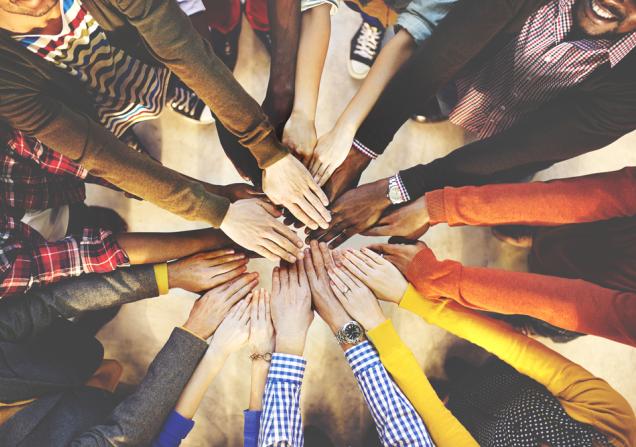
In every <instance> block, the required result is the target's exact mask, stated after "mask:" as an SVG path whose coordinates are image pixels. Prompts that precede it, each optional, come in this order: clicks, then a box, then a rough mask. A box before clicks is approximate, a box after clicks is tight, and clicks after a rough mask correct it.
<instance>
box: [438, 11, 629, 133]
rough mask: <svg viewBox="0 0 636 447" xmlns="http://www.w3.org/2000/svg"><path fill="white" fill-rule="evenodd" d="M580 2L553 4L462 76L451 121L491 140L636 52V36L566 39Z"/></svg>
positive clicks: (457, 83) (532, 16) (457, 82)
mask: <svg viewBox="0 0 636 447" xmlns="http://www.w3.org/2000/svg"><path fill="white" fill-rule="evenodd" d="M575 2H576V0H552V1H550V2H548V3H547V4H546V5H544V6H542V7H541V8H540V9H539V10H537V12H535V13H534V14H533V15H531V16H530V17H529V18H528V19H527V20H526V22H525V24H524V26H523V28H522V30H521V32H520V33H519V34H518V35H517V36H516V37H515V38H513V39H512V40H511V41H510V42H509V43H508V44H507V45H506V46H505V47H504V48H503V49H502V50H501V51H499V53H498V54H497V55H496V56H495V57H494V58H492V59H490V60H489V61H488V63H486V64H485V65H484V66H482V67H480V68H479V69H478V70H476V71H475V72H471V73H468V74H466V75H465V76H462V77H460V78H459V79H458V80H457V81H456V82H455V86H456V88H457V94H458V98H459V100H458V103H457V105H456V106H455V107H454V109H453V111H452V113H451V115H450V120H451V121H452V122H453V123H455V124H457V125H459V126H462V127H464V128H465V129H468V130H470V131H471V132H473V133H475V134H477V136H478V137H479V138H487V137H490V136H492V135H495V134H497V133H499V132H501V131H503V130H505V129H507V128H509V127H511V126H512V125H513V124H514V123H515V122H516V121H517V120H519V119H520V118H521V117H523V115H525V114H526V113H528V112H531V111H532V110H535V109H537V108H538V107H539V106H540V105H541V104H542V103H545V102H547V101H549V100H551V99H552V98H554V97H555V96H556V95H557V94H559V93H560V92H562V91H563V90H566V89H568V88H570V87H573V86H575V85H577V84H579V83H580V82H581V81H583V80H584V79H585V78H587V77H588V76H589V75H590V74H592V73H593V72H594V70H596V69H597V68H599V67H600V66H602V65H605V64H609V66H610V67H613V66H615V65H616V64H618V63H619V62H620V61H621V59H623V58H624V57H625V56H626V55H627V54H629V52H630V51H632V49H634V47H635V46H636V33H630V34H627V35H625V36H622V37H619V38H617V39H612V40H610V39H581V40H575V41H571V40H567V39H566V38H567V35H568V34H569V32H570V31H571V30H572V25H573V23H574V19H573V14H574V13H573V6H574V4H575Z"/></svg>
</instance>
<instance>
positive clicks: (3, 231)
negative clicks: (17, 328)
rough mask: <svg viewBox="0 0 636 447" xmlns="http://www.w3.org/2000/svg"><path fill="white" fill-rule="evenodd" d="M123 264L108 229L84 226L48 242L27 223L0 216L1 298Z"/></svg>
mask: <svg viewBox="0 0 636 447" xmlns="http://www.w3.org/2000/svg"><path fill="white" fill-rule="evenodd" d="M125 265H128V256H127V255H126V253H125V252H124V250H122V248H121V247H120V246H119V245H118V244H117V241H116V240H115V238H114V237H113V236H112V234H111V233H110V232H109V231H105V230H101V229H92V228H85V229H84V231H83V234H81V235H77V236H68V237H66V238H64V239H62V240H60V241H56V242H47V241H46V240H45V239H44V238H43V237H42V236H41V235H40V233H38V232H37V231H35V230H34V229H32V228H31V227H29V226H28V225H25V224H23V223H22V222H20V221H19V220H17V219H14V218H13V217H9V216H3V215H0V298H4V297H6V296H8V295H13V294H17V293H24V292H25V291H27V290H29V289H30V288H31V287H34V286H39V285H45V284H51V283H54V282H57V281H60V280H62V279H64V278H69V277H73V276H79V275H82V274H84V273H105V272H110V271H113V270H115V269H116V268H117V267H120V266H125Z"/></svg>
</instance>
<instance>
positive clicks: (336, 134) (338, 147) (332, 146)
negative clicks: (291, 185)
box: [309, 127, 355, 186]
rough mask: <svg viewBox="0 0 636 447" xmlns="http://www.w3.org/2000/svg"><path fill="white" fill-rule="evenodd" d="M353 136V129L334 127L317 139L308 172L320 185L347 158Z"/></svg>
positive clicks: (325, 181)
mask: <svg viewBox="0 0 636 447" xmlns="http://www.w3.org/2000/svg"><path fill="white" fill-rule="evenodd" d="M354 137H355V129H352V128H351V129H341V128H338V127H334V128H333V129H332V130H331V131H329V132H327V133H326V134H324V135H323V136H321V137H320V138H319V139H318V143H317V144H316V148H315V149H314V151H313V155H312V157H311V162H310V164H309V172H311V175H313V176H314V178H315V179H316V181H318V184H319V185H320V186H323V185H324V184H325V183H327V180H329V178H330V177H331V175H332V174H333V173H334V171H335V170H336V168H338V166H340V165H341V164H342V162H343V161H344V160H345V158H347V154H348V153H349V149H351V145H352V144H353V138H354Z"/></svg>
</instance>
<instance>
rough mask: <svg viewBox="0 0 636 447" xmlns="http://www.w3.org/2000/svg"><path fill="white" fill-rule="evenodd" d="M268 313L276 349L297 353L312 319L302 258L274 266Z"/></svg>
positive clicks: (301, 349) (302, 345)
mask: <svg viewBox="0 0 636 447" xmlns="http://www.w3.org/2000/svg"><path fill="white" fill-rule="evenodd" d="M271 315H272V321H273V323H274V329H275V330H276V352H281V353H285V354H293V355H299V356H301V355H302V354H303V351H304V349H305V339H306V338H307V331H308V330H309V326H310V325H311V322H312V320H313V319H314V312H313V310H312V309H311V291H310V290H309V281H308V280H307V275H306V274H305V267H304V265H303V263H302V262H298V263H296V264H292V265H290V266H284V267H280V268H279V267H277V268H275V269H274V272H273V273H272V299H271Z"/></svg>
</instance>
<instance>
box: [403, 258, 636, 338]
mask: <svg viewBox="0 0 636 447" xmlns="http://www.w3.org/2000/svg"><path fill="white" fill-rule="evenodd" d="M406 276H407V279H408V280H409V281H410V282H411V283H412V284H413V285H414V286H415V288H416V289H417V290H418V292H420V293H421V294H422V295H424V296H425V297H427V298H437V297H445V298H450V299H452V300H454V301H456V302H458V303H460V304H462V305H463V306H466V307H470V308H473V309H479V310H487V311H492V312H497V313H502V314H521V315H530V316H533V317H535V318H539V319H541V320H544V321H547V322H548V323H551V324H553V325H555V326H558V327H561V328H564V329H568V330H571V331H577V332H582V333H585V334H591V335H598V336H601V337H605V338H609V339H611V340H615V341H618V342H620V343H625V344H628V345H632V346H636V324H635V323H634V322H635V321H636V293H630V292H621V291H616V290H610V289H606V288H603V287H600V286H597V285H595V284H592V283H589V282H586V281H582V280H573V279H565V278H558V277H554V276H546V275H537V274H533V273H521V272H510V271H505V270H499V269H490V268H474V267H464V266H462V265H461V264H460V263H458V262H455V261H441V262H440V261H438V260H437V259H436V258H435V255H434V254H433V252H432V251H431V250H430V249H429V248H428V247H426V248H424V249H423V250H422V251H420V252H419V253H418V254H417V255H416V256H415V258H414V259H413V261H412V262H411V264H410V265H409V268H408V270H407V274H406Z"/></svg>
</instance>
